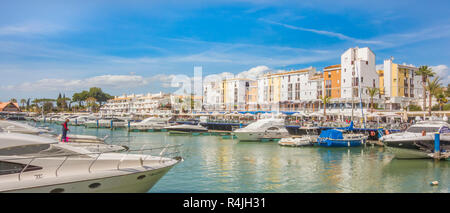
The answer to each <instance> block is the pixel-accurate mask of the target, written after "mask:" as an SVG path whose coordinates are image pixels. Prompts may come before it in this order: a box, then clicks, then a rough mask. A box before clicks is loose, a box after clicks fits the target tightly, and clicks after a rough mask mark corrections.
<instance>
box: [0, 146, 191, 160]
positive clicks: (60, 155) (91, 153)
mask: <svg viewBox="0 0 450 213" xmlns="http://www.w3.org/2000/svg"><path fill="white" fill-rule="evenodd" d="M181 146H183V144H176V145H171V146H168V147H167V146H164V147H155V148H148V149H143V150H141V149H136V150H128V152H138V151H148V150H158V149H165V148H166V147H167V148H174V147H181ZM100 153H117V152H116V151H109V152H88V153H80V154H56V155H44V156H32V157H18V158H0V160H4V161H8V160H27V159H38V158H51V157H66V156H69V157H73V156H86V155H87V156H89V155H95V154H100Z"/></svg>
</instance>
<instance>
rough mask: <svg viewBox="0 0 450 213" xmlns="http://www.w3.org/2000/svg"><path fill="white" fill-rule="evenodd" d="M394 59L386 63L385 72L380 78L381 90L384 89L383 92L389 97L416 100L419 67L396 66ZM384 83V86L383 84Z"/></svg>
mask: <svg viewBox="0 0 450 213" xmlns="http://www.w3.org/2000/svg"><path fill="white" fill-rule="evenodd" d="M392 60H393V59H388V60H385V61H384V71H383V73H382V75H380V74H379V77H380V88H384V89H383V90H384V91H383V92H384V94H385V95H386V96H387V97H390V98H393V97H410V98H414V96H415V95H416V94H417V92H416V88H417V87H419V85H417V84H416V83H417V80H420V77H417V76H416V74H415V72H416V71H417V70H418V68H417V67H415V66H412V65H405V64H403V65H402V64H396V63H393V62H392ZM381 82H383V85H382V84H381Z"/></svg>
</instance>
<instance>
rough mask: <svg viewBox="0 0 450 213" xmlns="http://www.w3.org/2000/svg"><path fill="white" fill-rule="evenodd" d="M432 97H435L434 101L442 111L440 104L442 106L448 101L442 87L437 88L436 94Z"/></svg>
mask: <svg viewBox="0 0 450 213" xmlns="http://www.w3.org/2000/svg"><path fill="white" fill-rule="evenodd" d="M434 97H436V101H437V102H438V104H439V111H442V106H444V104H446V103H447V102H448V100H447V96H446V94H445V92H444V90H443V89H442V88H441V89H439V91H437V92H436V94H434Z"/></svg>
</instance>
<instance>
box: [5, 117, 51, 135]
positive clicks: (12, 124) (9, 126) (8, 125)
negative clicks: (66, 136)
mask: <svg viewBox="0 0 450 213" xmlns="http://www.w3.org/2000/svg"><path fill="white" fill-rule="evenodd" d="M0 129H2V130H3V131H4V132H12V133H24V134H33V135H39V134H43V133H49V130H47V129H43V128H36V127H33V126H30V125H27V124H25V123H21V122H17V121H8V120H0Z"/></svg>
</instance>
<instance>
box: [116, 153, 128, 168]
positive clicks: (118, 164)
mask: <svg viewBox="0 0 450 213" xmlns="http://www.w3.org/2000/svg"><path fill="white" fill-rule="evenodd" d="M128 154H130V151H129V150H128V151H127V154H126V155H124V156H123V157H122V158H121V159H120V161H119V163H117V170H119V167H120V164H121V163H122V161H123V160H125V158H126V157H127V156H128Z"/></svg>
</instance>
